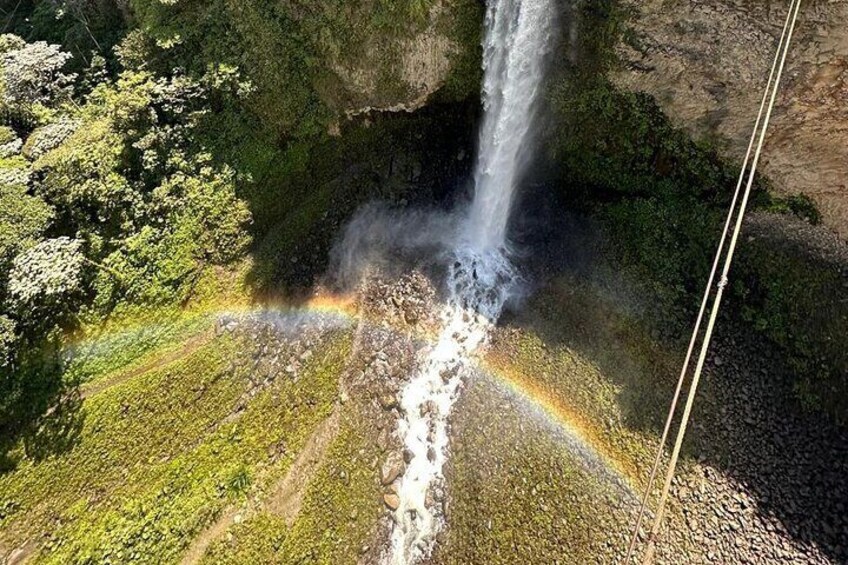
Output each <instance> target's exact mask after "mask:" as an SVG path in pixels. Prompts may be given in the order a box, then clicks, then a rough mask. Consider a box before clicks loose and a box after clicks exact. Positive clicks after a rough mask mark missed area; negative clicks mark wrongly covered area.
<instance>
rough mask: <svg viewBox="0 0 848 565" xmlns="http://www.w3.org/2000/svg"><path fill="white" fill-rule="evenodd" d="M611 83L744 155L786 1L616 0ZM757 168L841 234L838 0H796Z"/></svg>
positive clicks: (847, 111)
mask: <svg viewBox="0 0 848 565" xmlns="http://www.w3.org/2000/svg"><path fill="white" fill-rule="evenodd" d="M623 3H624V5H625V6H626V8H628V9H629V10H630V11H631V12H632V14H633V15H632V18H631V19H630V21H629V24H628V26H629V33H626V34H624V37H625V39H624V40H623V41H622V42H621V43H620V44H619V46H618V52H619V55H620V57H621V60H622V63H623V65H622V68H621V69H620V70H618V71H616V72H615V74H614V76H613V80H614V81H615V82H616V84H618V85H619V86H620V87H623V88H626V89H629V90H634V91H644V92H646V93H648V94H651V95H653V96H654V97H655V98H656V100H657V102H658V103H659V104H660V105H661V107H662V108H663V110H664V111H665V112H666V113H667V114H668V115H669V116H670V117H671V119H672V120H673V121H674V122H675V123H676V124H677V125H679V126H682V127H685V128H686V129H687V130H689V131H690V132H691V133H692V135H693V136H694V137H696V138H701V139H704V138H706V139H710V140H713V141H714V142H716V144H717V145H718V146H719V147H720V149H721V151H722V153H724V155H725V156H727V157H729V158H731V159H734V160H739V161H741V159H742V158H743V156H744V153H745V149H746V147H747V143H748V139H749V136H750V132H751V128H752V126H753V123H754V120H755V118H756V113H757V109H758V107H759V104H760V99H761V97H762V93H763V89H764V87H765V82H766V79H767V77H768V73H769V69H770V68H771V63H772V59H773V57H774V52H775V49H776V47H777V42H778V40H779V38H780V33H781V30H782V28H783V23H784V20H785V17H786V11H787V9H788V2H774V1H771V0H766V1H762V2H751V1H750V0H707V1H703V0H699V1H695V0H677V1H675V2H673V3H672V5H670V4H669V2H667V1H665V0H624V2H623ZM760 170H761V171H763V172H764V173H766V174H767V175H768V176H769V177H770V178H771V180H772V181H773V182H774V188H775V189H776V191H777V192H778V193H781V194H797V193H803V194H806V195H807V196H809V197H810V198H812V199H813V201H814V202H815V203H816V205H817V206H818V208H819V210H820V211H821V214H822V217H823V222H824V223H825V225H826V226H828V227H829V228H830V229H832V230H834V231H835V232H837V233H838V234H839V235H840V236H841V237H842V238H843V239H845V238H848V2H846V1H845V0H835V1H830V2H823V1H813V2H809V3H807V4H805V5H802V7H801V15H800V17H799V21H798V25H797V27H796V33H795V37H794V39H793V46H792V50H791V52H790V54H789V58H788V59H787V67H786V70H785V72H784V79H783V82H782V84H781V90H780V93H779V95H778V100H777V103H776V107H775V110H774V114H773V116H772V121H771V126H770V130H769V137H768V141H767V144H766V147H765V149H764V153H763V158H762V161H761V167H760Z"/></svg>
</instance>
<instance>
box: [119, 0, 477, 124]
mask: <svg viewBox="0 0 848 565" xmlns="http://www.w3.org/2000/svg"><path fill="white" fill-rule="evenodd" d="M128 2H129V5H128V6H129V10H130V11H131V12H132V18H133V20H134V21H135V22H136V23H137V24H138V27H140V28H141V29H142V30H144V31H145V32H146V33H147V34H148V35H149V36H151V37H152V38H153V39H154V40H155V41H156V43H157V45H159V46H165V47H166V48H167V49H168V50H169V51H170V52H171V53H170V58H171V59H172V60H174V61H176V62H178V63H179V64H182V65H183V66H185V67H187V68H189V69H195V70H199V71H203V70H205V68H206V67H207V66H208V65H209V64H228V65H232V66H235V67H237V68H238V69H239V71H240V73H242V76H244V77H245V78H246V79H248V80H249V81H250V82H251V84H252V85H253V87H254V94H253V97H252V100H251V103H250V104H251V106H252V108H253V110H254V111H255V112H256V114H257V115H258V116H260V117H261V118H262V120H263V121H264V122H265V123H266V124H267V125H269V126H270V127H272V128H274V129H275V130H277V131H278V132H280V133H282V134H284V135H286V134H294V135H296V136H297V135H302V134H306V135H311V134H314V133H316V132H318V131H320V130H321V129H322V128H323V129H326V128H327V127H328V126H329V127H331V129H333V130H337V126H338V123H339V121H340V119H343V118H344V116H346V115H347V116H350V115H352V114H357V113H362V112H367V111H370V110H372V109H374V110H385V111H401V110H414V109H417V108H420V107H421V106H423V105H424V104H425V103H426V102H427V101H428V100H430V99H431V98H432V96H433V95H434V94H435V93H436V92H439V91H442V92H443V93H444V94H445V96H446V97H447V98H448V99H453V100H457V99H462V98H465V97H466V96H468V95H471V94H472V93H476V92H477V90H478V87H479V80H478V79H479V50H480V47H479V45H480V28H481V25H482V4H480V3H478V2H477V1H476V0H416V1H414V2H406V1H403V2H401V1H396V0H361V1H359V2H340V1H338V0H321V1H319V2H303V1H300V0H279V1H277V2H264V1H259V0H203V1H201V0H128ZM125 8H126V6H125Z"/></svg>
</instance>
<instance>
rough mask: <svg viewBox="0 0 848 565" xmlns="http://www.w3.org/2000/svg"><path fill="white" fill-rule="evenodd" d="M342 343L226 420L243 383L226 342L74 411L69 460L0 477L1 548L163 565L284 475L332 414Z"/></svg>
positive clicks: (23, 465)
mask: <svg viewBox="0 0 848 565" xmlns="http://www.w3.org/2000/svg"><path fill="white" fill-rule="evenodd" d="M349 343H350V342H349V337H348V336H347V335H346V334H344V333H341V334H337V335H335V337H333V338H332V339H328V340H326V341H324V343H323V344H322V345H321V346H319V348H318V349H316V350H315V354H314V355H313V357H312V359H311V360H310V362H309V363H308V364H307V366H306V367H305V368H304V369H303V371H304V372H303V373H302V375H301V377H300V378H299V379H297V380H296V381H292V380H290V379H277V381H275V382H274V384H273V385H271V386H270V387H268V388H265V389H263V390H262V391H261V392H259V393H258V394H256V395H255V396H252V397H251V398H250V400H249V402H248V403H247V406H246V409H245V410H244V412H242V413H241V414H240V416H237V417H236V416H233V417H230V418H229V419H227V418H228V416H232V415H233V414H235V413H236V411H237V410H236V408H237V406H238V404H239V401H240V399H241V398H242V397H243V395H244V394H245V392H246V391H247V389H248V386H249V380H248V376H249V375H248V371H247V370H246V369H245V365H246V363H240V362H239V357H238V351H239V350H241V349H244V344H241V343H239V339H238V338H235V337H232V336H227V335H222V336H219V337H217V338H215V339H214V340H212V341H211V342H210V343H208V344H206V345H203V346H201V347H199V348H198V349H197V350H196V351H194V352H193V353H191V354H189V355H188V356H187V357H185V358H183V359H180V360H176V361H174V362H173V363H171V364H169V365H166V366H163V367H159V368H156V369H154V370H152V371H150V372H147V373H143V374H140V375H138V376H136V377H134V378H133V379H131V380H129V381H127V382H124V383H121V384H119V385H116V386H114V387H112V388H109V389H107V390H105V391H103V392H101V393H99V394H96V395H94V396H92V397H90V398H88V399H85V400H84V401H83V402H82V406H81V410H80V411H79V412H78V413H77V414H75V415H74V417H73V418H72V423H71V425H72V426H74V427H75V428H76V432H75V437H76V439H75V441H74V442H73V446H72V448H71V449H69V450H67V451H66V452H64V453H60V454H57V455H53V456H50V457H48V458H46V459H44V460H41V461H36V460H33V459H23V460H22V461H21V462H20V464H19V465H18V467H17V469H15V470H14V471H12V472H10V473H7V474H5V475H3V476H2V477H0V492H2V493H3V494H2V499H0V526H2V533H0V544H2V545H3V546H4V547H6V548H7V550H8V549H11V548H13V547H16V546H18V545H21V544H22V543H24V542H25V541H32V540H35V541H36V542H37V543H39V544H40V545H42V552H41V553H40V557H41V558H42V559H43V560H45V561H48V562H64V563H67V562H103V561H106V562H108V561H112V562H126V561H139V562H162V561H169V560H174V559H175V558H176V557H177V556H178V555H179V554H180V552H181V551H182V550H183V549H184V548H185V547H186V546H187V544H188V543H189V542H190V541H191V539H192V537H193V536H194V535H195V534H196V533H197V532H199V531H200V530H201V529H202V528H204V527H205V526H206V525H207V524H208V523H210V522H211V521H212V520H213V519H214V518H215V517H216V515H217V514H218V513H219V512H220V511H221V509H222V508H223V507H224V506H225V505H227V504H229V503H230V502H232V501H235V500H238V499H240V498H241V497H243V496H245V495H246V493H247V492H248V491H249V490H250V489H251V488H252V487H251V484H255V485H256V487H257V488H259V487H260V486H261V484H260V483H261V482H263V481H266V480H271V479H273V478H274V477H276V476H279V475H280V474H282V473H284V472H285V469H286V468H287V467H288V466H289V465H290V463H291V461H292V460H293V458H294V456H295V455H296V454H297V451H298V450H299V449H300V447H301V446H302V445H303V442H304V441H305V439H306V438H307V437H308V436H309V434H310V433H311V432H312V430H313V429H314V428H315V426H316V425H317V424H318V423H319V422H321V421H322V420H323V419H324V418H325V417H326V416H327V415H328V414H329V412H330V411H331V409H332V404H333V402H334V401H335V398H336V395H337V385H338V380H337V379H338V375H339V373H340V369H341V365H342V363H343V362H344V360H345V359H346V356H347V350H348V348H349ZM98 376H99V375H95V378H97V377H98ZM100 378H107V377H103V376H100ZM55 417H56V418H61V417H63V415H60V414H56V415H55ZM225 419H227V421H226V423H224V420H225ZM279 442H284V443H285V446H286V454H285V456H284V457H282V458H280V459H279V460H277V459H276V458H273V457H271V456H270V455H269V454H270V453H272V452H273V451H274V450H273V449H271V448H272V447H273V446H275V445H277V444H278V443H279Z"/></svg>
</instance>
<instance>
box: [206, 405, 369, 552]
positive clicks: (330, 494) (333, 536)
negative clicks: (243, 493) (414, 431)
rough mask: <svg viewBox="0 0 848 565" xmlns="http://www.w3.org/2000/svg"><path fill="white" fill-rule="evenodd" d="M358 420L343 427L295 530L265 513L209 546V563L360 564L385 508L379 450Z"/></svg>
mask: <svg viewBox="0 0 848 565" xmlns="http://www.w3.org/2000/svg"><path fill="white" fill-rule="evenodd" d="M351 416H353V415H351ZM359 417H361V416H359ZM359 417H357V416H354V417H350V418H349V419H347V420H346V421H345V422H344V423H343V425H342V427H341V429H340V430H339V433H338V435H337V436H336V438H335V440H334V441H333V444H332V445H331V446H330V449H329V453H328V454H327V457H326V459H325V461H324V464H323V465H322V467H321V468H320V469H319V470H318V472H317V473H315V475H314V476H313V477H312V478H311V480H310V482H309V485H308V487H307V491H306V493H305V495H304V502H303V507H302V508H301V510H300V512H299V514H298V517H297V519H296V520H295V522H294V524H292V525H291V527H289V526H288V525H287V524H286V523H285V521H284V520H283V519H281V518H280V517H278V516H275V515H273V514H271V513H269V512H262V513H260V514H258V515H257V516H256V517H254V518H252V519H251V520H249V521H247V522H244V523H243V524H241V525H238V526H235V527H233V528H232V530H231V532H230V533H231V534H232V535H231V537H229V539H221V540H219V541H218V542H217V543H215V544H214V545H213V546H212V547H210V548H209V551H208V553H207V555H206V557H205V560H204V562H207V563H245V564H247V563H322V564H327V565H330V564H336V563H356V562H357V558H358V557H359V555H360V553H361V551H362V548H363V547H366V548H367V546H368V535H369V534H370V533H372V531H373V528H374V526H375V524H376V522H377V519H378V518H379V516H380V510H381V508H382V501H381V499H380V493H379V488H378V485H379V477H378V471H377V469H376V468H375V467H373V466H372V465H371V463H372V461H374V460H376V459H377V458H378V457H379V452H378V450H377V448H376V446H375V445H374V443H373V438H369V437H367V434H366V430H368V426H367V423H363V422H361V421H358V418H359Z"/></svg>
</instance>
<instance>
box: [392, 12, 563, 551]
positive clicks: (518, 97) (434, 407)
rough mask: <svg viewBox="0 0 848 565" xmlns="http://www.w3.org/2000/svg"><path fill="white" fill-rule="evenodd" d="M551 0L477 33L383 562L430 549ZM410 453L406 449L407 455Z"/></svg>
mask: <svg viewBox="0 0 848 565" xmlns="http://www.w3.org/2000/svg"><path fill="white" fill-rule="evenodd" d="M554 1H555V0H490V2H489V5H488V7H487V11H486V21H485V26H486V35H485V39H484V45H483V47H484V55H483V68H484V73H485V76H484V84H483V106H484V111H485V115H484V119H483V125H482V129H481V132H480V147H479V154H478V158H477V164H476V170H475V174H474V183H475V186H474V188H475V193H474V199H473V201H472V203H471V206H470V208H469V210H468V214H467V217H466V219H465V221H464V223H463V225H462V226H461V229H460V233H459V234H458V238H457V239H458V241H457V243H456V247H455V249H454V251H453V256H452V261H451V263H452V264H451V266H450V269H449V277H448V296H449V299H448V301H447V304H446V305H445V306H444V308H443V310H442V312H441V323H442V329H441V332H440V335H439V338H438V340H437V342H436V344H435V345H433V346H432V347H429V348H427V349H425V350H424V351H422V352H421V358H420V359H419V369H418V370H417V371H416V373H415V374H414V375H413V376H412V379H411V380H410V381H409V383H408V384H407V385H406V387H405V388H404V389H403V391H402V393H401V399H400V400H401V401H400V405H401V408H402V412H403V417H402V418H401V420H400V422H399V425H398V430H399V432H400V435H401V438H402V439H403V441H404V447H405V449H406V451H407V457H406V458H407V459H408V460H409V462H408V464H407V468H406V470H405V472H404V474H403V476H402V477H401V479H400V482H399V484H398V485H397V488H396V490H397V494H398V498H399V500H400V504H399V507H398V509H397V511H396V513H395V526H394V529H393V530H392V544H391V548H390V552H389V554H388V555H387V559H386V561H387V562H389V563H393V564H397V565H405V564H410V563H416V562H418V561H419V560H421V559H422V558H426V557H427V556H429V555H430V553H431V552H432V550H433V546H434V544H435V537H436V535H437V534H438V533H439V531H440V530H441V527H442V523H443V519H444V518H443V511H444V507H443V502H444V475H443V472H442V469H443V466H444V463H445V460H446V458H447V455H448V417H449V415H450V412H451V408H452V407H453V405H454V403H455V401H456V399H457V396H458V394H459V391H460V388H461V385H462V379H463V377H464V376H465V373H466V371H467V370H468V364H467V361H468V359H469V357H470V356H471V355H473V354H474V352H475V351H476V350H477V349H478V348H479V347H480V346H481V345H482V344H483V343H484V341H485V340H486V337H487V335H488V333H489V328H490V327H491V325H492V324H494V323H495V322H496V321H497V319H498V317H499V316H500V314H501V310H502V308H503V305H504V303H505V302H506V301H507V299H508V298H509V297H510V295H511V294H512V293H513V292H514V290H515V285H516V274H515V271H514V269H513V267H512V264H511V263H510V261H509V259H508V257H507V255H506V253H507V252H506V248H507V225H508V222H509V215H510V208H511V206H512V202H513V196H514V193H515V189H516V185H517V183H518V181H519V180H520V175H521V174H522V173H523V168H524V165H525V163H526V160H527V154H526V153H527V148H528V145H529V142H530V132H531V128H532V122H533V117H534V111H535V109H536V106H537V102H538V95H539V90H540V88H541V81H542V77H543V72H544V62H545V58H546V55H547V53H548V52H549V50H550V44H551V33H552V31H553V20H554V9H553V8H554ZM410 457H411V458H410Z"/></svg>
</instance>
